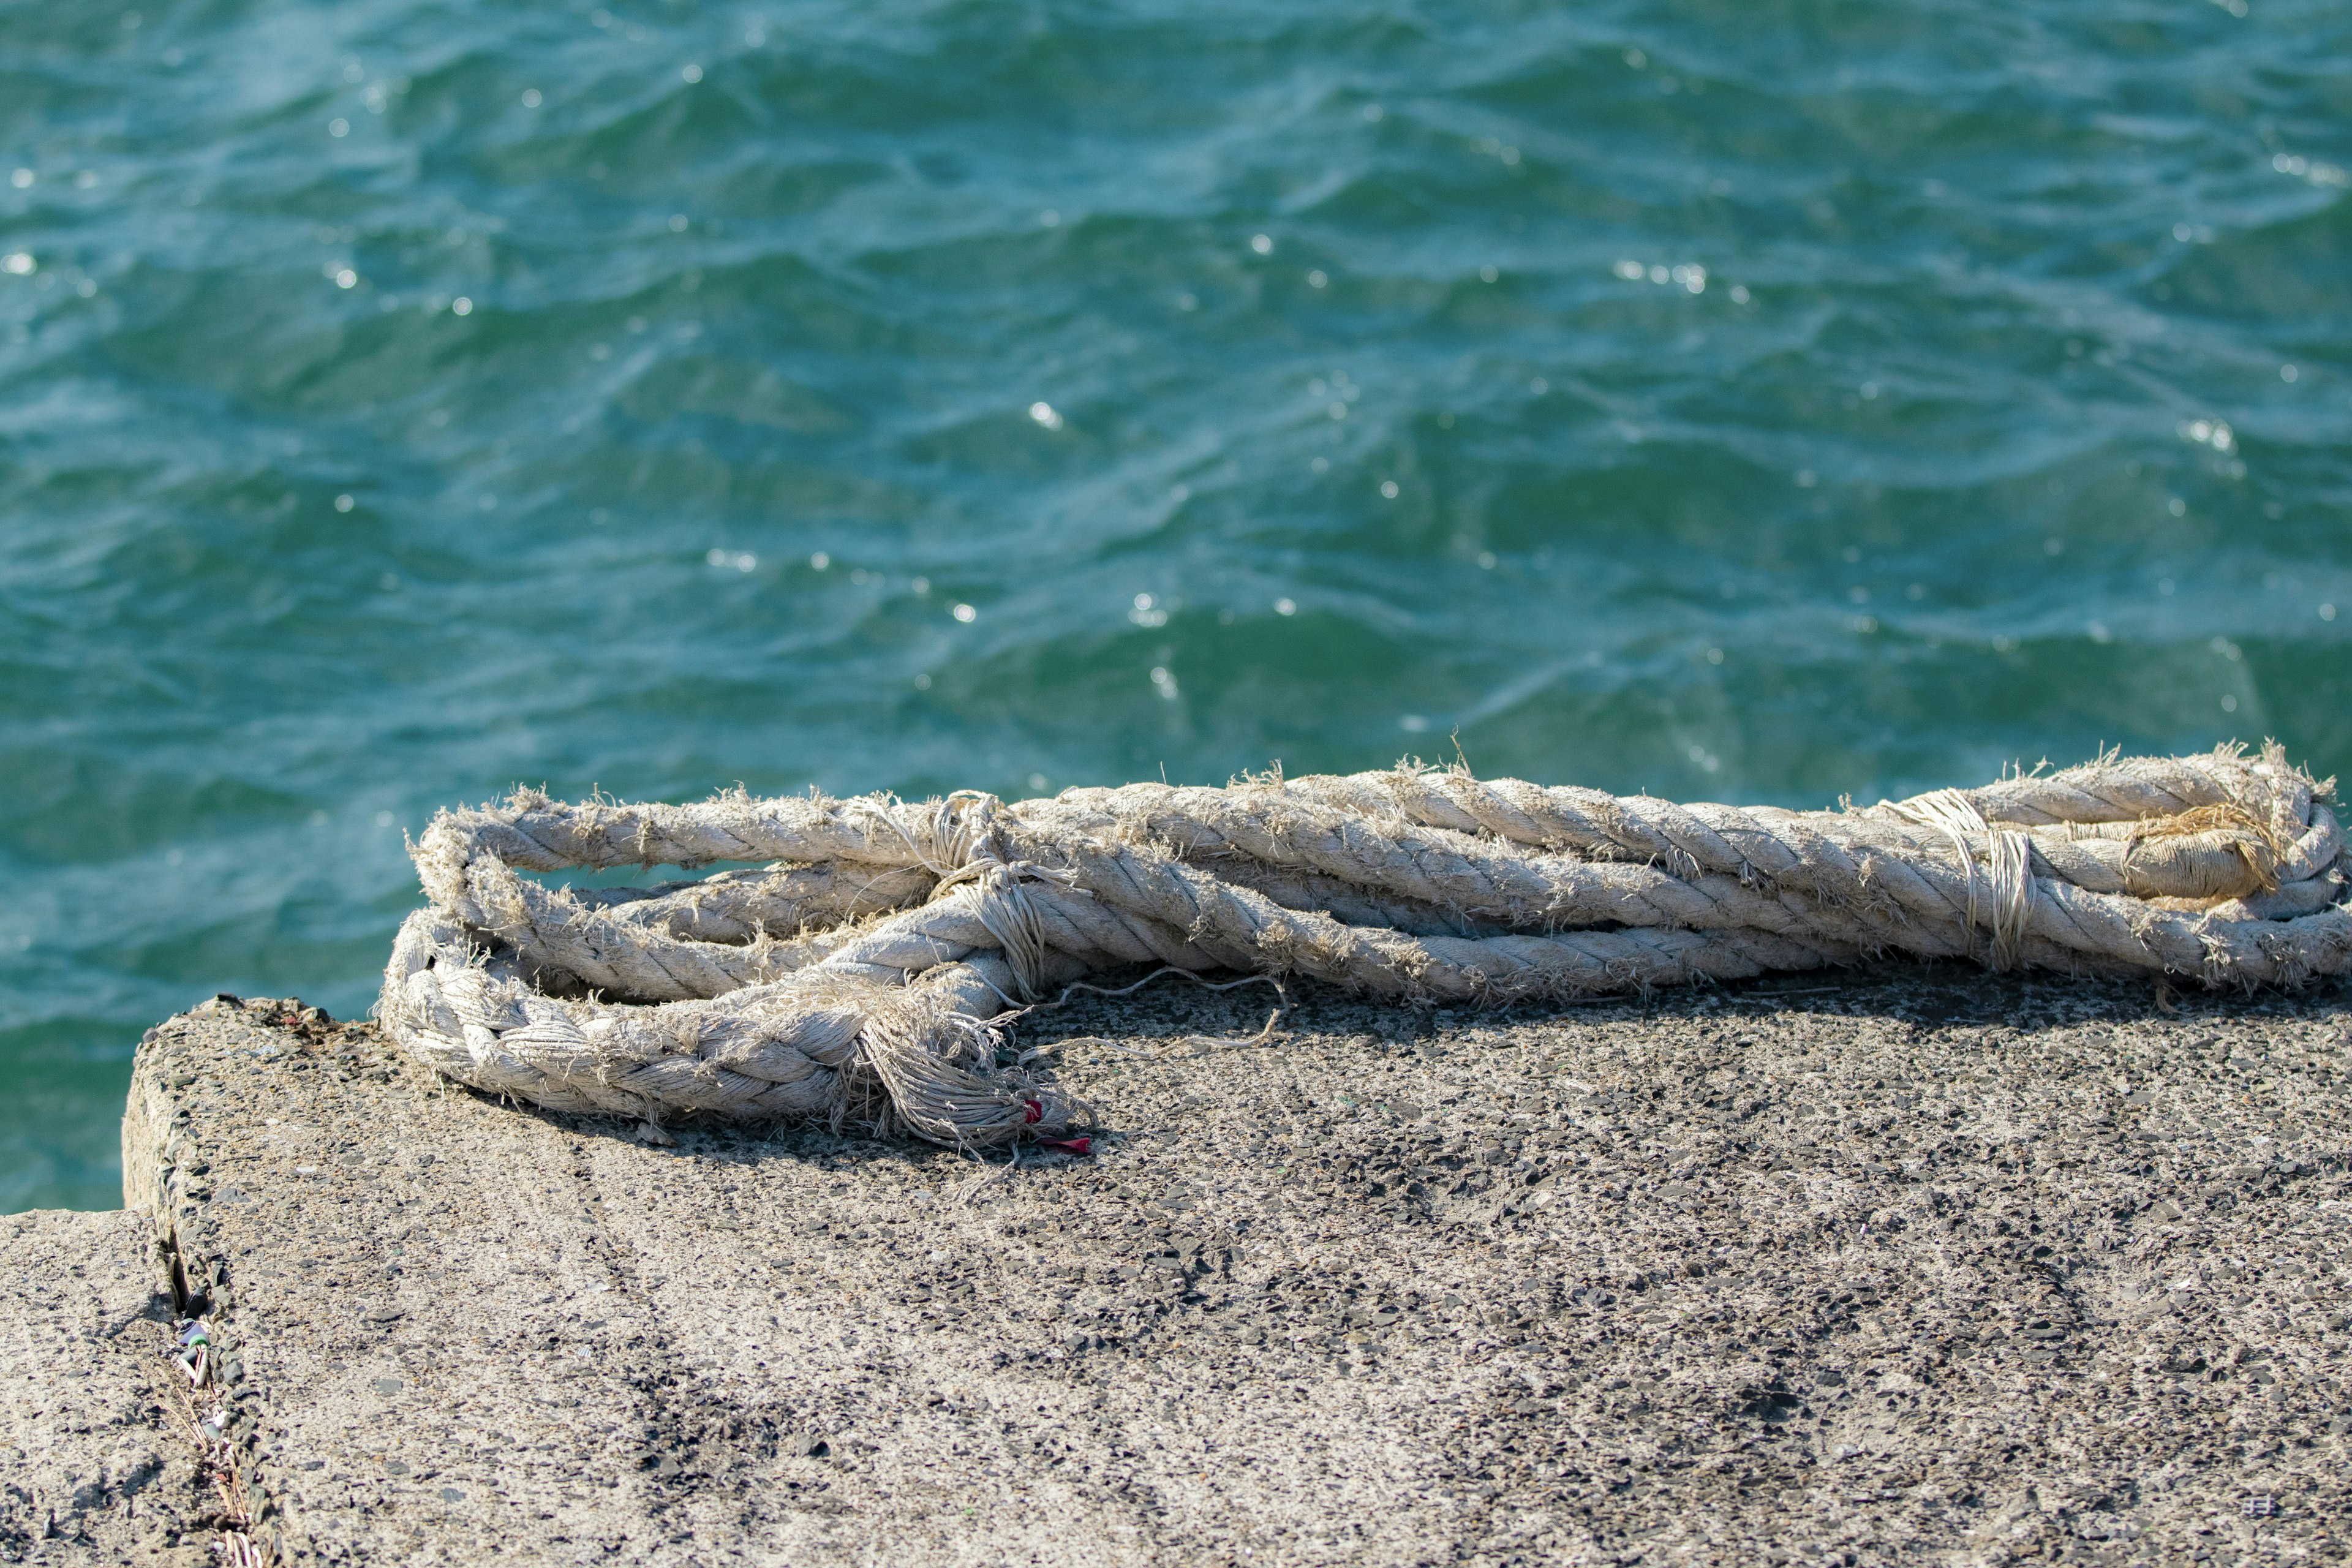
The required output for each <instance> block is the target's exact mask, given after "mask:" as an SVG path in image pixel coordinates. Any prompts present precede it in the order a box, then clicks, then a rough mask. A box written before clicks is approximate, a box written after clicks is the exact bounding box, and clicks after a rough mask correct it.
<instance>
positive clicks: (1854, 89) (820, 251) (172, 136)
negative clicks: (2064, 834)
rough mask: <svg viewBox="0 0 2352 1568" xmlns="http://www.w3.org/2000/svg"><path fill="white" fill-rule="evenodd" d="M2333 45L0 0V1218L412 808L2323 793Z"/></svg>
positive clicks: (1810, 800)
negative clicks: (789, 794)
mask: <svg viewBox="0 0 2352 1568" xmlns="http://www.w3.org/2000/svg"><path fill="white" fill-rule="evenodd" d="M2347 169H2352V10H2347V8H2346V7H2345V6H2343V5H2340V4H2329V3H2326V0H2229V3H2228V4H2224V5H2216V4H2209V3H2206V0H2166V3H2162V4H2158V3H2153V0H2058V3H2055V4H2050V3H2042V4H2034V5H2023V4H2016V3H2003V0H1993V3H1986V0H1968V3H1966V4H1929V5H1915V6H1899V7H1889V6H1864V5H1852V4H1847V3H1844V0H1792V3H1790V4H1784V5H1752V4H1734V3H1732V0H1690V3H1685V4H1680V5H1655V4H1650V5H1643V4H1625V3H1598V4H1589V5H1510V4H1490V5H1446V4H1381V3H1376V0H1323V3H1317V0H1302V3H1297V4H1282V3H1276V4H1273V5H1266V4H1251V5H1234V4H1224V3H1218V0H1206V3H1202V0H1191V3H1187V4H1181V5H1177V4H1169V3H1166V0H1100V3H1096V4H1065V3H1059V0H1055V3H1042V4H1041V3H1017V4H1016V3H1012V0H946V3H935V4H920V3H908V4H894V3H884V4H872V3H860V4H847V3H844V0H793V3H776V4H771V3H763V0H746V3H741V4H731V3H730V4H711V3H704V0H681V3H677V4H669V3H662V0H646V3H642V4H632V3H628V0H609V3H608V4H607V5H604V6H602V7H599V6H595V5H581V4H576V3H572V0H557V3H551V4H547V5H485V4H469V3H462V0H456V3H453V0H343V3H340V4H335V5H323V4H305V3H293V0H269V3H254V0H223V3H220V4H215V5H182V4H165V3H158V0H134V4H133V6H132V7H131V8H122V7H120V6H116V5H60V4H55V3H48V0H16V3H13V4H8V5H5V6H0V888H5V893H6V897H5V900H0V1208H17V1207H26V1206H31V1205H61V1204H62V1205H108V1204H110V1203H112V1202H115V1201H117V1184H118V1180H119V1178H118V1176H117V1173H116V1165H115V1154H114V1150H115V1138H116V1132H115V1128H116V1123H117V1119H118V1117H119V1115H120V1110H121V1092H122V1089H123V1085H124V1082H125V1078H126V1073H127V1070H128V1069H127V1063H128V1060H129V1056H130V1052H131V1047H132V1046H133V1044H134V1043H135V1041H136V1040H137V1038H138V1037H139V1034H140V1032H141V1030H142V1028H143V1027H144V1026H148V1025H150V1024H152V1023H153V1022H155V1021H156V1020H157V1019H159V1018H161V1017H163V1016H165V1015H167V1014H169V1013H170V1012H172V1011H173V1010H175V1009H178V1008H181V1007H184V1006H186V1005H190V1004H192V1003H193V1002H194V1001H197V1000H199V999H201V998H203V997H205V996H208V995H210V994H213V993H214V992H215V991H220V990H228V991H234V992H239V993H246V994H289V993H296V994H300V995H302V996H303V997H304V998H306V999H308V1000H310V1001H312V1002H316V1003H320V1004H322V1005H326V1006H327V1007H329V1008H330V1009H331V1010H332V1011H333V1012H335V1013H336V1014H338V1015H346V1014H351V1013H355V1012H358V1011H360V1010H362V1009H363V1008H365V1007H366V1005H368V1003H369V1001H370V999H371V998H372V996H373V992H374V988H375V983H376V982H375V977H376V973H377V972H378V970H379V968H380V966H381V964H382V962H383V956H384V953H385V950H386V944H387V942H389V940H390V937H391V934H392V931H393V928H394V925H395V924H396V923H397V922H398V921H399V919H400V917H401V916H402V914H403V913H404V911H405V910H408V909H409V908H411V907H413V906H414V905H415V903H416V902H417V901H418V892H417V889H416V885H415V879H414V878H413V876H412V875H411V872H410V868H409V866H408V863H407V860H406V858H405V856H404V853H403V836H404V834H413V833H415V831H417V830H418V829H419V828H420V827H421V826H423V825H424V824H425V821H426V820H427V818H428V817H429V816H430V814H431V813H432V811H433V810H434V809H435V808H436V806H440V805H446V804H450V803H453V802H461V801H478V800H481V799H484V798H487V797H488V796H491V795H496V794H498V793H499V792H501V791H504V790H506V789H508V788H509V787H511V786H513V785H515V784H531V785H541V786H544V787H546V788H547V789H549V790H551V791H552V792H554V793H556V794H558V795H582V794H584V793H586V792H588V791H590V790H593V789H602V790H605V791H609V792H614V793H617V794H620V795H631V796H651V797H660V798H667V799H686V798H692V797H696V796H699V795H705V794H707V793H708V792H709V791H711V790H714V789H717V788H720V787H725V786H730V785H733V784H738V783H740V784H744V785H746V786H748V787H750V788H751V789H754V790H798V789H803V788H805V787H807V786H810V785H815V786H818V787H820V788H823V789H825V790H830V791H837V792H849V791H863V790H874V789H890V790H897V791H900V792H902V793H906V794H908V795H922V794H925V793H927V792H933V791H940V790H946V789H950V788H955V787H976V788H981V789H987V790H992V791H995V792H997V793H999V794H1001V795H1008V796H1017V795H1031V794H1035V793H1040V792H1045V791H1051V790H1058V789H1060V788H1062V787H1064V786H1066V785H1069V784H1106V783H1116V782H1119V781H1124V780H1129V779H1136V778H1160V777H1166V778H1168V779H1171V780H1174V781H1179V782H1197V783H1217V782H1222V781H1223V780H1224V779H1226V778H1227V777H1228V776H1230V775H1231V774H1233V773H1236V772H1239V771H1241V770H1244V769H1257V768H1263V767H1265V766H1267V765H1269V764H1272V763H1275V762H1276V761H1277V760H1278V761H1279V762H1280V763H1281V765H1282V766H1283V767H1284V768H1285V769H1286V770H1288V771H1290V772H1292V773H1299V772H1305V771H1307V770H1327V769H1358V768H1368V767H1378V766H1382V765H1386V764H1389V763H1394V762H1395V761H1396V760H1397V759H1398V758H1399V757H1401V756H1403V755H1407V754H1412V755H1418V756H1421V757H1423V758H1427V759H1431V760H1433V761H1442V762H1447V763H1451V762H1454V761H1455V760H1456V759H1457V758H1461V759H1466V761H1467V762H1468V763H1469V765H1470V766H1472V767H1473V768H1475V769H1476V770H1478V771H1479V772H1481V773H1488V774H1518V775H1523V776H1527V777H1531V778H1536V779H1539V780H1545V781H1552V782H1575V783H1581V784H1593V785H1599V786H1602V787H1605V788H1609V789H1614V790H1625V791H1631V790H1643V789H1646V790H1649V791H1653V792H1655V793H1657V794H1660V795H1670V796H1677V797H1684V798H1718V799H1728V800H1736V801H1750V802H1753V801H1766V802H1776V803H1782V804H1789V805H1813V806H1819V805H1828V804H1830V803H1832V801H1834V800H1835V799H1836V798H1837V797H1838V796H1840V795H1843V794H1852V795H1855V796H1856V797H1858V798H1861V799H1864V800H1868V799H1872V798H1875V797H1876V796H1878V795H1885V794H1894V793H1897V792H1903V791H1910V790H1916V789H1920V788H1924V787H1928V786H1934V785H1941V784H1968V783H1971V782H1978V781H1981V780H1983V779H1986V778H1989V777H1990V776H1991V775H1992V774H1993V773H1995V772H1996V771H1997V770H1999V769H2000V768H2002V767H2004V766H2005V765H2008V764H2010V763H2018V762H2021V763H2024V764H2025V765H2027V766H2029V767H2030V766H2032V765H2033V764H2034V763H2037V762H2039V761H2040V760H2041V759H2042V758H2044V757H2047V758H2049V759H2050V760H2051V761H2052V762H2053V763H2066V762H2072V761H2075V760H2079V759H2081V758H2083V757H2085V756H2087V755H2089V754H2091V753H2092V752H2095V750H2096V749H2098V748H2100V747H2102V746H2118V745H2120V746H2123V747H2126V748H2129V749H2132V750H2146V751H2163V752H2170V751H2176V750H2185V749H2191V748H2200V747H2205V746H2210V745H2212V744H2214V743H2216V742H2221V741H2225V740H2229V739H2231V738H2238V739H2242V740H2247V741H2259V740H2260V739H2262V738H2263V737H2264V736H2276V737H2278V738H2279V739H2281V740H2282V741H2284V742H2285V743H2286V744H2287V746H2288V747H2289V749H2290V750H2291V752H2293V753H2294V755H2295V756H2296V757H2297V758H2299V759H2305V760H2308V761H2309V762H2311V763H2313V764H2314V765H2315V766H2316V767H2317V768H2318V769H2319V770H2320V771H2321V772H2323V773H2326V772H2332V771H2335V770H2336V769H2339V768H2342V767H2345V766H2347V764H2352V711H2347V697H2352V679H2347V665H2346V661H2345V655H2344V649H2345V634H2346V632H2347V629H2352V539H2347V505H2352V361H2347V349H2352V192H2347V178H2348V177H2352V176H2347Z"/></svg>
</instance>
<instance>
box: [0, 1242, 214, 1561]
mask: <svg viewBox="0 0 2352 1568" xmlns="http://www.w3.org/2000/svg"><path fill="white" fill-rule="evenodd" d="M149 1232H150V1226H149V1225H148V1222H147V1221H146V1220H145V1219H144V1218H143V1217H142V1216H140V1215H130V1214H124V1213H121V1212H116V1213H112V1214H67V1213H62V1212H59V1211H56V1210H50V1211H47V1212H43V1213H35V1214H14V1215H0V1298H5V1303H6V1304H5V1310H0V1562H5V1563H130V1562H139V1561H157V1560H159V1559H163V1560H169V1559H173V1558H177V1559H181V1560H188V1559H195V1560H201V1559H202V1557H203V1554H204V1548H205V1544H206V1542H207V1541H208V1539H209V1537H208V1536H206V1535H205V1533H204V1531H203V1530H202V1524H201V1521H202V1520H203V1518H204V1516H205V1513H206V1511H207V1504H206V1500H205V1497H204V1496H203V1494H202V1491H201V1489H200V1487H199V1485H198V1479H197V1476H196V1467H195V1451H194V1447H193V1446H192V1444H190V1443H189V1442H188V1441H187V1440H186V1439H185V1437H184V1429H183V1426H182V1423H181V1421H180V1420H179V1418H178V1414H177V1411H178V1407H179V1404H180V1402H179V1401H178V1399H177V1393H178V1391H177V1390H176V1389H174V1388H173V1386H172V1384H170V1382H168V1381H167V1379H168V1378H169V1377H170V1376H171V1375H172V1368H171V1363H169V1362H168V1361H167V1360H166V1359H165V1357H166V1355H167V1353H168V1351H169V1348H170V1344H171V1338H170V1326H169V1324H170V1317H171V1303H170V1301H169V1300H167V1299H166V1298H165V1297H164V1296H163V1294H162V1293H161V1291H160V1289H158V1282H157V1277H156V1272H155V1268H154V1258H153V1257H152V1248H151V1247H150V1245H149V1241H148V1237H149ZM183 1537H184V1539H183Z"/></svg>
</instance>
